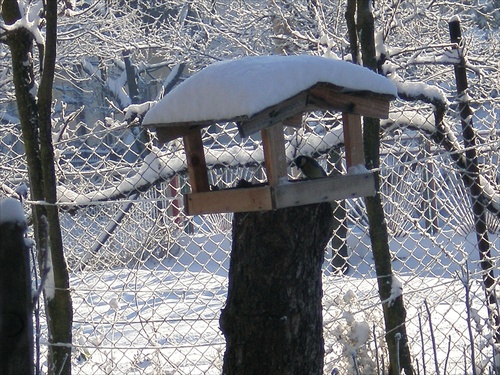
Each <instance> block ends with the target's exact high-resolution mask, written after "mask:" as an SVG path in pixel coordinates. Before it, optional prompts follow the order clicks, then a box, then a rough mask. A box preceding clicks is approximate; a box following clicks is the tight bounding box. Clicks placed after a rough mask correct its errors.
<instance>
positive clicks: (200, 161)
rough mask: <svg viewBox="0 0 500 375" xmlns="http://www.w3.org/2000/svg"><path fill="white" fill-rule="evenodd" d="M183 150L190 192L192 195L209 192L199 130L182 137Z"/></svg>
mask: <svg viewBox="0 0 500 375" xmlns="http://www.w3.org/2000/svg"><path fill="white" fill-rule="evenodd" d="M184 150H185V152H186V159H187V165H188V174H189V183H190V184H191V191H192V192H193V193H199V192H202V191H209V190H210V186H209V184H208V175H207V163H206V161H205V154H204V152H203V141H202V140H201V132H200V130H196V131H194V132H192V133H189V134H187V135H185V136H184Z"/></svg>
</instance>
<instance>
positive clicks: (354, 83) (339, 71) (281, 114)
mask: <svg viewBox="0 0 500 375" xmlns="http://www.w3.org/2000/svg"><path fill="white" fill-rule="evenodd" d="M396 95H397V91H396V87H395V85H394V84H393V83H392V82H391V81H390V80H388V79H387V78H385V77H383V76H381V75H379V74H376V73H374V72H373V71H371V70H369V69H366V68H364V67H361V66H358V65H355V64H352V63H349V62H346V61H341V60H333V59H329V58H324V57H319V56H310V55H295V56H252V57H244V58H241V59H237V60H230V61H221V62H217V63H214V64H212V65H209V66H208V67H206V68H204V69H202V70H201V71H199V72H198V73H195V74H194V75H192V76H191V77H190V78H188V79H187V80H185V81H184V82H182V83H181V84H180V85H178V86H177V87H176V88H174V89H173V90H172V91H171V92H170V93H168V94H167V95H166V96H165V97H164V98H163V99H162V100H160V101H159V102H158V103H156V104H155V105H154V106H153V107H152V108H151V109H150V110H149V111H148V112H147V114H146V116H145V118H144V120H143V125H144V126H146V127H151V128H156V129H157V131H158V136H159V139H160V142H166V141H169V140H171V139H174V138H177V137H179V136H183V135H185V134H187V133H189V132H190V131H192V129H197V128H200V127H204V126H209V125H211V124H213V123H216V122H227V121H234V122H237V123H238V124H239V125H241V126H239V130H240V133H241V135H242V136H248V135H250V134H252V133H253V132H256V131H258V130H261V129H264V128H266V127H269V126H271V125H273V124H275V123H277V122H280V121H285V120H286V119H288V118H290V117H293V116H295V115H297V114H302V113H303V112H305V111H310V110H315V109H336V110H339V111H343V112H351V113H357V114H360V115H367V116H371V117H379V118H385V117H386V115H387V111H388V103H389V102H390V100H392V99H393V98H394V97H396ZM358 99H359V100H358Z"/></svg>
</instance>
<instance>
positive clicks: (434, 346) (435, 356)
mask: <svg viewBox="0 0 500 375" xmlns="http://www.w3.org/2000/svg"><path fill="white" fill-rule="evenodd" d="M424 305H425V310H426V312H427V318H428V319H429V330H430V334H431V342H432V351H433V352H434V367H435V370H436V375H439V364H438V359H437V346H436V338H435V337H434V327H433V326H432V319H431V311H430V310H429V305H428V304H427V300H426V299H424Z"/></svg>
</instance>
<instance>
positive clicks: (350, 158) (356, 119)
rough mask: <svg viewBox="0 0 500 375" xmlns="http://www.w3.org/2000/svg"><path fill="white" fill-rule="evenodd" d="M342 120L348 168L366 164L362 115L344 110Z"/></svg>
mask: <svg viewBox="0 0 500 375" xmlns="http://www.w3.org/2000/svg"><path fill="white" fill-rule="evenodd" d="M342 121H343V126H344V144H345V157H346V162H347V168H348V169H349V167H352V166H353V165H358V164H361V165H365V155H364V151H363V129H362V127H361V117H360V116H359V115H356V114H353V113H346V112H343V113H342Z"/></svg>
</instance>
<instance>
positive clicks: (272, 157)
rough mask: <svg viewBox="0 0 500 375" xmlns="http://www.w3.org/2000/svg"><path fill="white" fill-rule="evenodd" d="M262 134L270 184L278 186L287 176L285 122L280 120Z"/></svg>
mask: <svg viewBox="0 0 500 375" xmlns="http://www.w3.org/2000/svg"><path fill="white" fill-rule="evenodd" d="M261 134H262V146H263V148H264V162H265V166H266V173H267V180H268V182H269V185H270V186H276V185H279V181H280V179H282V178H286V177H287V166H286V156H285V137H284V135H283V124H282V123H281V122H279V123H277V124H276V125H273V126H271V127H269V128H266V129H263V130H262V131H261Z"/></svg>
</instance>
